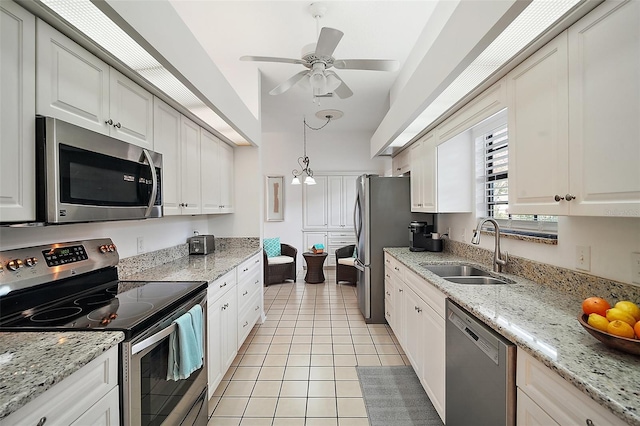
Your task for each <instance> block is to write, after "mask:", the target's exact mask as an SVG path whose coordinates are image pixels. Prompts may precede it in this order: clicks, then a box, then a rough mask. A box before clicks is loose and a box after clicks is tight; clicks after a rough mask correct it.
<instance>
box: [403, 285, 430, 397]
mask: <svg viewBox="0 0 640 426" xmlns="http://www.w3.org/2000/svg"><path fill="white" fill-rule="evenodd" d="M404 290H405V291H404V293H405V304H404V323H405V326H406V336H407V337H408V338H407V339H406V347H405V352H406V353H407V357H408V358H409V361H411V365H412V366H413V369H414V370H415V372H416V375H417V376H418V377H419V378H420V379H421V380H422V377H423V373H424V371H423V370H424V349H425V338H424V328H425V319H424V316H425V313H424V311H425V308H426V304H425V303H424V302H423V301H422V299H420V297H418V295H417V294H416V293H415V292H414V291H413V290H411V289H410V288H409V287H405V289H404ZM409 336H410V338H409ZM423 385H424V384H423Z"/></svg>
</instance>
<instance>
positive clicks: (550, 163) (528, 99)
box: [507, 32, 569, 215]
mask: <svg viewBox="0 0 640 426" xmlns="http://www.w3.org/2000/svg"><path fill="white" fill-rule="evenodd" d="M567 84H568V81H567V34H566V32H563V33H562V34H560V35H559V36H558V37H556V38H555V39H554V40H552V41H551V42H550V43H548V44H546V45H545V46H543V47H542V48H541V49H540V50H538V51H537V52H536V53H534V54H533V55H532V56H531V57H529V58H528V59H527V60H525V61H524V62H523V63H522V64H520V65H519V66H518V67H517V68H515V69H514V70H513V71H512V72H511V73H510V74H509V75H508V76H507V97H508V104H509V109H508V116H509V118H508V126H509V213H512V214H527V213H533V214H550V215H559V214H566V213H567V209H568V207H567V205H566V203H558V202H556V201H555V199H554V197H555V196H556V195H558V196H564V195H565V194H566V193H567V192H568V186H567V183H568V169H567V164H568V149H567V141H568V125H569V123H568V119H569V116H568V98H567V96H568V90H567Z"/></svg>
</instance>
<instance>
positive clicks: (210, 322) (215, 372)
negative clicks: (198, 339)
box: [207, 281, 226, 399]
mask: <svg viewBox="0 0 640 426" xmlns="http://www.w3.org/2000/svg"><path fill="white" fill-rule="evenodd" d="M216 283H217V281H216V282H214V283H213V284H211V285H214V286H215V285H216ZM207 302H208V303H207V372H208V386H209V392H208V395H209V399H211V398H212V397H213V393H214V392H215V390H216V388H217V387H218V384H220V381H221V380H222V377H223V376H224V374H225V373H226V371H225V370H223V369H222V351H223V348H222V334H223V328H222V315H223V308H222V307H223V306H224V304H225V300H224V299H223V298H219V299H218V300H217V301H211V300H208V301H207Z"/></svg>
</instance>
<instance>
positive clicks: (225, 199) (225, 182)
mask: <svg viewBox="0 0 640 426" xmlns="http://www.w3.org/2000/svg"><path fill="white" fill-rule="evenodd" d="M218 167H219V168H220V213H233V195H234V190H233V188H234V186H233V185H234V181H233V173H234V152H233V148H232V147H231V146H229V145H227V144H226V143H224V142H222V141H221V140H218Z"/></svg>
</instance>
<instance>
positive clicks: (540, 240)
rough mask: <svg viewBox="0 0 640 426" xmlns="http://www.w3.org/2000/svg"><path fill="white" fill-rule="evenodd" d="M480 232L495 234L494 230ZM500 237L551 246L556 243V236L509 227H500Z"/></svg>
mask: <svg viewBox="0 0 640 426" xmlns="http://www.w3.org/2000/svg"><path fill="white" fill-rule="evenodd" d="M480 233H481V234H486V235H495V231H492V230H485V229H483V230H482V231H480ZM500 237H501V238H506V239H508V240H519V241H527V242H530V243H537V244H548V245H552V246H556V245H558V236H557V235H555V234H549V233H537V232H531V231H515V230H510V229H501V230H500Z"/></svg>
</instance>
